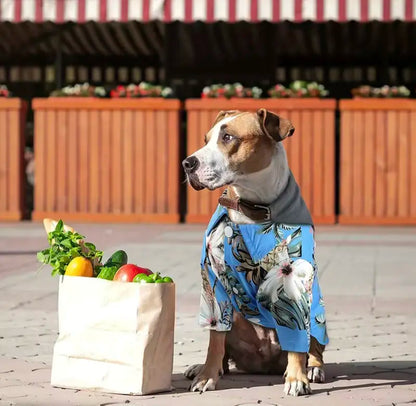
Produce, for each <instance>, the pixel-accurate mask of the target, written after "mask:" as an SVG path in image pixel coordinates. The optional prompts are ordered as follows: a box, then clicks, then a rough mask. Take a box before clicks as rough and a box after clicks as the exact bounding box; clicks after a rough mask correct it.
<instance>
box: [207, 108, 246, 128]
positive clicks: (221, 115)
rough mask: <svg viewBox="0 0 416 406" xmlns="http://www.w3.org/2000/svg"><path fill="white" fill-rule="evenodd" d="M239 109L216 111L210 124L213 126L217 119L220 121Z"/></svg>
mask: <svg viewBox="0 0 416 406" xmlns="http://www.w3.org/2000/svg"><path fill="white" fill-rule="evenodd" d="M238 112H239V111H238V110H222V111H220V112H219V113H218V115H217V117H216V118H215V121H214V124H212V126H214V125H215V124H217V123H218V121H221V120H222V119H223V118H225V117H228V116H233V115H234V114H237V113H238Z"/></svg>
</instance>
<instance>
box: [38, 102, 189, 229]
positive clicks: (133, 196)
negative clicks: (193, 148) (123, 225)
mask: <svg viewBox="0 0 416 406" xmlns="http://www.w3.org/2000/svg"><path fill="white" fill-rule="evenodd" d="M180 107H181V103H180V101H179V100H165V99H151V98H149V99H94V98H48V99H34V100H33V109H34V111H35V163H36V173H35V203H34V205H35V209H34V213H33V218H34V219H37V220H39V219H42V218H44V217H48V216H50V217H54V218H62V219H64V220H71V221H72V220H79V221H97V222H100V221H103V222H166V223H175V222H178V221H179V165H180V162H179V110H180Z"/></svg>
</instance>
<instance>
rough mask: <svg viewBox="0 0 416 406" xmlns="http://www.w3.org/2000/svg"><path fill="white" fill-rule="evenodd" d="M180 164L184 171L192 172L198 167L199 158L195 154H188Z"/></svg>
mask: <svg viewBox="0 0 416 406" xmlns="http://www.w3.org/2000/svg"><path fill="white" fill-rule="evenodd" d="M182 166H183V168H184V169H185V172H186V173H193V172H195V171H196V170H197V169H198V166H199V159H198V158H197V157H195V156H189V157H188V158H186V159H184V160H183V161H182Z"/></svg>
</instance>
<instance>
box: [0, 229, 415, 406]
mask: <svg viewBox="0 0 416 406" xmlns="http://www.w3.org/2000/svg"><path fill="white" fill-rule="evenodd" d="M74 226H75V228H76V229H77V230H78V231H79V232H81V233H83V234H86V235H87V237H88V240H89V241H93V242H95V243H96V244H97V246H98V247H99V248H102V249H104V250H105V251H107V252H112V251H114V250H115V249H117V248H123V249H125V250H126V251H127V252H128V254H129V257H130V260H131V262H136V263H138V264H142V265H145V266H148V267H150V268H151V269H153V270H159V271H161V272H162V273H167V274H170V275H172V276H173V277H174V279H175V280H176V282H177V320H176V332H175V360H174V375H173V385H174V386H175V390H174V391H173V392H171V393H165V394H160V395H150V396H143V397H139V396H122V395H111V394H103V393H94V392H88V391H76V390H69V389H57V388H52V387H51V386H50V384H49V380H50V365H51V356H52V349H53V343H54V341H55V339H56V337H57V279H55V278H52V277H51V276H50V274H49V270H48V269H43V270H41V271H39V272H37V269H38V264H37V262H36V258H35V252H36V251H37V250H39V249H42V248H44V247H45V246H46V238H45V234H44V232H43V229H42V227H41V225H40V224H37V223H19V224H0V277H1V278H0V291H1V295H0V309H1V312H0V405H1V406H3V405H22V406H31V405H42V406H44V405H57V406H60V405H103V406H104V405H113V404H125V403H129V404H132V405H149V406H150V405H155V406H163V405H170V406H174V405H196V404H198V406H204V405H213V404H215V405H227V406H233V405H250V404H253V405H256V404H262V405H294V404H299V402H302V404H305V405H319V406H325V405H331V406H333V405H337V406H342V405H386V406H387V405H390V406H391V405H404V404H409V403H415V402H416V345H415V344H416V339H415V336H416V323H415V322H416V316H415V311H414V309H415V308H416V295H415V286H416V272H415V267H414V264H415V263H416V250H415V246H416V229H415V228H359V227H349V228H346V227H344V228H342V227H335V226H334V227H318V229H317V260H318V263H319V267H320V268H319V272H320V282H321V287H322V290H323V292H324V295H325V299H326V304H327V311H328V326H329V334H330V339H331V343H330V345H329V346H328V348H327V351H326V353H325V360H326V363H327V366H326V375H327V378H328V379H327V383H325V384H322V385H318V384H313V385H312V389H313V391H314V393H313V395H311V396H308V397H306V398H304V399H301V400H299V399H294V398H288V397H285V396H284V395H283V385H282V382H283V380H282V377H281V376H253V375H244V374H239V373H236V372H233V373H232V374H230V375H228V376H226V377H224V378H223V379H222V380H221V381H220V383H219V385H218V390H217V391H215V392H208V393H205V394H202V395H199V394H196V393H189V392H187V391H186V388H187V386H188V385H189V382H188V381H187V380H186V379H184V378H183V377H182V372H183V371H184V370H185V369H186V367H187V366H188V365H190V364H193V363H201V362H203V361H204V359H205V350H206V344H207V338H208V337H207V332H205V331H202V330H201V329H200V328H199V327H198V325H197V317H196V315H197V312H198V302H199V286H200V280H199V278H200V276H199V269H198V263H199V254H200V249H201V245H200V244H201V240H202V234H203V230H204V228H203V227H201V226H184V225H178V226H168V225H166V226H160V225H159V226H145V225H116V226H115V225H85V224H84V225H74Z"/></svg>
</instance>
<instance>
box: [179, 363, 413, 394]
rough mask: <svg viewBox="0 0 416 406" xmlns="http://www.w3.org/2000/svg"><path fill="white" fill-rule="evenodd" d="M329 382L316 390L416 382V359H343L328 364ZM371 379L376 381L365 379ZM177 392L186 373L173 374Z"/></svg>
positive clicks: (231, 381)
mask: <svg viewBox="0 0 416 406" xmlns="http://www.w3.org/2000/svg"><path fill="white" fill-rule="evenodd" d="M325 373H326V383H325V384H323V387H322V388H320V387H319V386H320V385H319V384H313V393H322V392H334V391H338V390H349V389H359V388H377V387H380V386H386V385H390V386H391V388H394V387H395V386H401V385H412V384H415V383H416V362H415V361H377V362H341V363H339V364H335V363H330V364H326V366H325ZM363 380H371V381H372V382H362V381H363ZM172 381H173V382H172V383H173V386H174V387H175V388H176V390H175V392H176V393H180V392H185V391H187V390H188V387H189V385H190V383H191V381H190V380H188V379H186V378H185V377H184V376H183V375H182V374H174V375H173V377H172ZM283 382H284V380H283V377H282V376H279V375H251V374H244V373H241V372H238V371H235V370H233V371H232V372H231V373H230V374H227V375H225V376H224V377H223V378H222V379H221V380H220V381H219V382H218V384H217V390H225V389H239V388H252V387H259V386H273V385H281V384H283Z"/></svg>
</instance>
